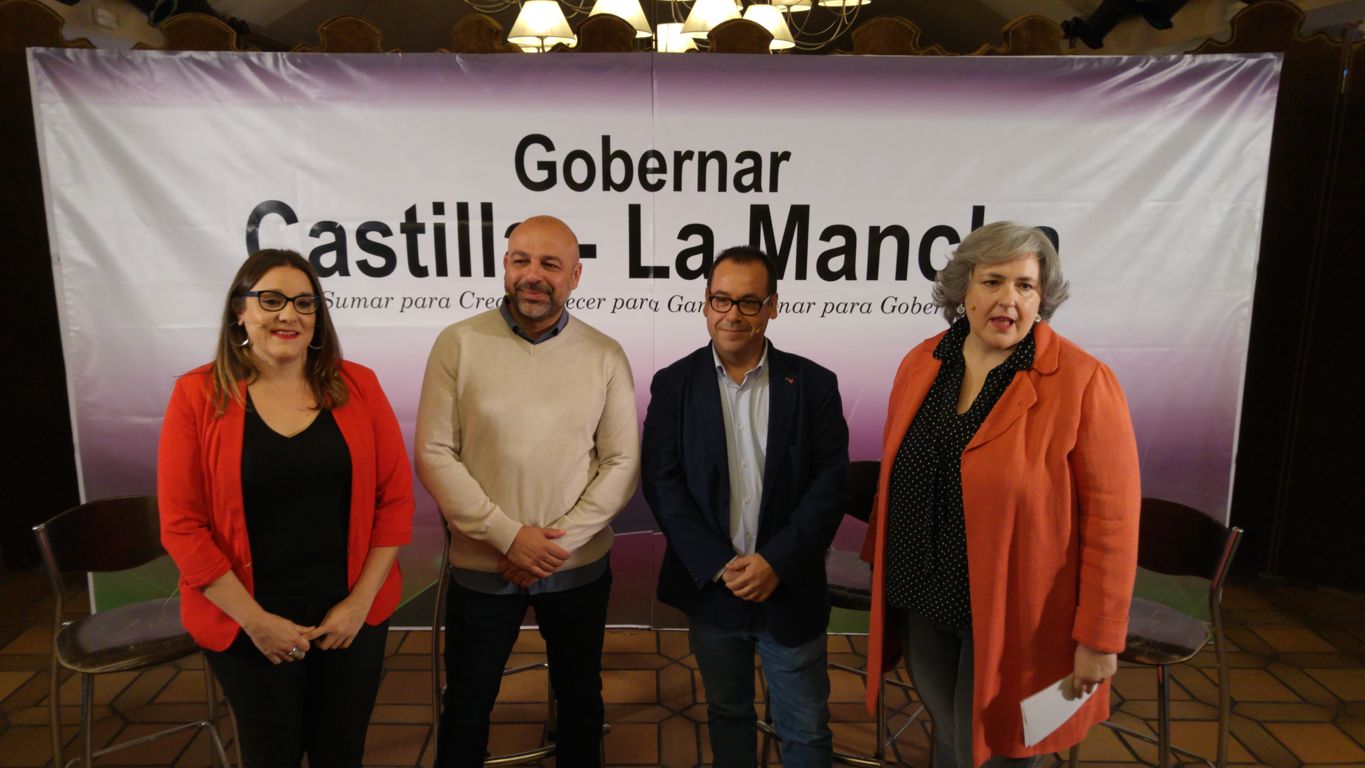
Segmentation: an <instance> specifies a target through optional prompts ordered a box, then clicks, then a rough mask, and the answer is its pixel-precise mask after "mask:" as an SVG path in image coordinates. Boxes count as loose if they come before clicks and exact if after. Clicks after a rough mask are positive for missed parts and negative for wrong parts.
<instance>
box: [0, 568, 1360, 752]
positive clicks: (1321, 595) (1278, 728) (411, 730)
mask: <svg viewBox="0 0 1365 768" xmlns="http://www.w3.org/2000/svg"><path fill="white" fill-rule="evenodd" d="M46 594H47V587H46V584H45V582H43V580H42V578H41V577H40V576H39V575H38V574H21V575H19V576H11V577H5V580H4V581H0V766H43V765H48V764H50V762H51V747H50V741H49V735H48V729H47V706H46V700H47V685H48V682H47V672H46V664H47V652H48V647H49V646H48V631H49V630H48V628H47V623H48V622H49V621H50V613H49V611H50V610H51V609H50V607H49V604H48V603H47V602H46ZM1224 605H1225V608H1226V611H1225V616H1226V618H1227V620H1228V637H1229V640H1230V641H1231V643H1230V647H1231V649H1232V653H1231V664H1232V667H1233V668H1234V672H1233V694H1234V698H1235V701H1236V704H1235V707H1234V720H1233V728H1232V730H1233V740H1232V748H1231V761H1232V762H1233V763H1236V764H1239V765H1240V764H1245V765H1254V764H1261V765H1272V766H1299V765H1328V764H1330V765H1357V766H1365V602H1362V601H1361V600H1359V599H1357V598H1352V597H1348V596H1342V595H1334V594H1331V593H1326V592H1316V591H1307V590H1301V589H1294V588H1289V587H1283V586H1277V585H1273V584H1269V583H1255V584H1248V585H1240V586H1235V587H1232V588H1230V589H1229V591H1228V593H1227V595H1226V597H1225V601H1224ZM829 643H830V650H831V653H832V656H831V658H832V659H834V660H839V661H844V662H848V663H853V664H855V665H861V662H862V658H861V652H862V650H863V648H864V643H863V641H862V638H859V637H844V636H836V637H831V638H830V641H829ZM429 647H430V646H429V637H428V634H427V633H422V632H411V633H407V632H394V633H392V636H391V637H390V640H389V656H388V659H387V662H386V667H385V677H384V681H383V685H382V687H381V689H380V692H379V703H378V705H377V707H376V710H375V714H374V718H373V721H372V724H371V726H370V732H369V741H368V747H367V754H366V760H365V764H366V765H374V766H414V765H421V766H429V765H430V764H431V759H432V755H431V744H430V736H431V728H430V722H429V721H430V712H431V710H430V703H429V697H430V693H429V691H430V687H429V686H430V678H429V677H428V661H427V660H428V656H427V652H428V649H429ZM542 652H543V646H542V644H541V642H540V638H539V636H538V635H537V634H536V633H535V632H534V631H528V632H524V633H523V634H522V638H521V641H520V642H519V644H518V646H517V651H516V654H515V656H514V661H515V662H529V661H535V660H539V659H541V658H543V656H542ZM604 666H605V671H604V673H603V683H604V687H605V691H606V699H607V702H608V704H607V718H608V720H609V721H610V722H611V726H612V731H611V734H610V736H609V737H608V738H607V741H606V754H607V761H608V763H610V764H612V765H668V766H673V765H696V764H698V763H705V762H707V761H708V760H709V750H708V748H707V745H706V727H705V725H704V722H705V694H704V692H703V691H702V689H701V684H700V681H699V677H698V675H697V672H696V664H695V662H694V660H693V659H692V657H691V656H690V655H689V654H688V649H687V636H686V634H685V633H682V632H652V631H647V630H613V631H611V632H610V633H608V635H607V650H606V655H605V659H604ZM1212 667H1213V659H1212V654H1211V653H1208V652H1206V653H1205V654H1204V655H1202V656H1200V657H1198V658H1197V659H1196V660H1195V662H1194V663H1193V664H1192V665H1190V666H1185V667H1177V668H1175V669H1174V672H1173V677H1174V681H1175V686H1174V689H1173V694H1172V700H1173V713H1174V717H1175V718H1176V722H1175V723H1174V726H1173V727H1174V732H1175V738H1176V740H1177V741H1178V742H1181V743H1183V744H1185V745H1187V746H1191V747H1192V748H1194V749H1196V750H1198V751H1201V752H1205V753H1209V754H1211V753H1212V752H1213V749H1214V743H1215V739H1216V730H1217V729H1216V724H1215V721H1214V717H1215V706H1214V704H1215V702H1216V692H1217V689H1216V686H1215V684H1214V682H1213V681H1214V675H1213V668H1212ZM831 677H832V686H833V688H832V689H833V695H832V701H831V710H832V714H833V718H834V728H835V742H836V744H837V746H838V747H839V748H841V749H843V750H846V751H866V750H868V749H870V747H871V741H872V739H873V737H872V723H871V722H870V720H869V719H868V718H867V716H866V715H865V713H864V711H863V709H862V705H861V699H862V689H861V682H860V681H859V680H858V679H856V678H855V677H854V676H853V675H851V674H848V673H844V672H834V673H832V675H831ZM1115 689H1116V691H1117V693H1118V695H1117V696H1116V697H1115V713H1114V715H1113V719H1114V720H1115V721H1118V722H1121V723H1123V724H1125V725H1128V726H1130V727H1133V728H1135V729H1137V730H1140V731H1143V732H1148V733H1152V732H1154V731H1153V727H1154V720H1155V717H1156V703H1155V692H1156V688H1155V684H1154V680H1153V676H1152V674H1151V673H1150V672H1149V671H1147V670H1142V669H1136V668H1134V669H1128V668H1125V669H1123V670H1121V671H1120V673H1119V677H1118V679H1117V680H1116V683H1115ZM202 691H203V682H202V677H201V674H200V672H199V664H198V662H197V661H196V660H188V661H185V662H183V663H181V664H178V665H176V666H175V667H174V668H162V669H155V670H151V671H147V672H143V673H140V674H126V675H111V676H109V677H108V678H107V679H101V680H100V681H99V684H98V685H97V686H96V689H95V694H96V699H97V701H98V704H99V707H98V709H97V713H96V723H95V731H96V735H97V739H98V740H99V742H100V743H107V742H109V741H110V740H112V739H115V738H118V739H119V740H122V739H125V738H128V737H131V736H136V735H140V734H142V733H145V732H147V731H148V730H150V729H151V728H152V727H153V726H154V724H156V723H162V722H170V721H174V720H176V719H179V718H183V717H185V716H186V714H187V713H189V714H192V713H196V712H199V711H202V710H200V709H199V702H200V701H202V696H203V694H202ZM545 695H546V678H545V673H544V672H528V673H524V674H521V675H517V676H514V677H511V678H508V679H507V681H506V682H505V684H504V686H503V691H502V695H501V697H500V700H499V701H500V703H499V705H498V707H497V709H496V710H495V712H494V718H495V724H494V726H493V735H492V748H493V749H494V750H496V751H510V750H516V749H522V748H526V747H528V746H531V745H533V744H535V743H537V742H538V740H539V739H540V737H541V725H540V723H541V721H542V719H543V716H544V712H545ZM62 696H63V698H62V701H63V702H64V705H63V722H64V723H65V724H67V727H66V728H65V729H64V730H65V731H66V733H67V737H66V738H67V740H68V744H71V745H73V746H74V739H75V728H74V723H75V722H76V721H77V718H78V712H77V709H78V708H77V706H76V702H77V690H76V688H75V681H74V680H67V681H66V682H65V683H64V685H63V691H62ZM224 732H225V733H226V728H225V729H224ZM898 744H899V747H900V754H901V757H902V758H903V759H904V760H905V761H906V762H908V763H910V764H912V765H926V764H927V759H926V758H927V756H928V755H927V748H926V744H927V742H926V738H925V733H924V732H923V730H922V729H920V728H919V727H912V728H911V729H910V730H909V731H907V732H906V733H905V734H904V735H903V736H902V738H901V739H900V740H899V742H898ZM70 748H71V747H68V752H69V751H70ZM68 757H69V754H68ZM1081 759H1082V762H1083V763H1085V764H1087V765H1095V766H1125V765H1132V764H1134V763H1135V762H1137V761H1138V760H1146V761H1151V760H1153V759H1154V750H1153V749H1152V748H1150V747H1149V746H1147V745H1146V744H1143V743H1140V742H1136V743H1130V742H1128V741H1126V740H1125V739H1124V738H1123V737H1120V736H1117V735H1115V734H1114V733H1112V732H1110V731H1108V730H1106V729H1103V728H1096V729H1094V730H1093V732H1092V733H1091V735H1090V737H1089V739H1087V741H1086V742H1085V743H1084V745H1083V746H1082V748H1081ZM552 762H553V761H547V764H552ZM97 764H99V765H146V766H152V765H187V766H189V765H207V764H208V753H207V748H206V746H205V743H204V740H203V739H202V737H200V738H195V739H191V738H190V737H189V736H188V735H186V736H182V737H180V738H178V739H171V740H168V741H165V742H160V743H154V744H153V745H151V746H146V747H142V748H139V749H136V750H133V751H130V752H126V753H123V754H116V755H111V756H109V757H108V758H106V759H105V760H103V761H97Z"/></svg>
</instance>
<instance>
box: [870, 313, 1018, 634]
mask: <svg viewBox="0 0 1365 768" xmlns="http://www.w3.org/2000/svg"><path fill="white" fill-rule="evenodd" d="M969 332H970V331H969V329H968V325H967V321H966V319H961V320H958V321H957V322H955V323H953V326H952V328H951V329H949V331H948V334H947V335H946V336H944V337H943V339H942V340H941V341H940V342H939V343H938V346H937V347H935V348H934V357H935V358H937V359H939V360H942V361H943V362H942V365H941V367H940V368H939V371H938V376H937V377H935V379H934V383H933V386H932V387H930V389H929V394H928V395H926V396H925V398H924V403H923V404H921V405H920V409H919V412H918V413H916V414H915V418H914V421H912V422H911V424H910V429H908V430H907V431H906V433H905V439H904V440H903V441H902V442H901V447H900V450H899V451H898V452H897V453H896V461H895V464H894V465H893V466H892V469H891V481H890V488H889V498H888V499H887V515H888V517H887V529H888V536H887V545H886V558H887V559H886V601H887V604H888V605H891V606H893V607H896V608H908V609H910V610H912V611H914V612H915V613H918V614H919V615H920V616H923V617H924V618H926V619H929V620H931V621H935V622H938V623H939V624H943V625H945V626H948V627H952V628H954V629H971V627H972V607H971V587H970V584H969V582H968V576H967V529H966V523H965V520H964V518H963V513H962V452H963V451H964V450H966V448H967V444H968V443H969V442H971V440H972V436H973V435H975V434H976V431H977V430H978V429H980V428H981V423H982V422H984V421H985V420H986V416H988V415H989V414H990V412H991V409H992V408H994V407H995V404H996V403H997V402H999V400H1000V397H1001V395H1004V394H1005V389H1006V388H1008V387H1009V385H1010V382H1011V381H1013V379H1014V374H1015V373H1016V372H1018V371H1023V370H1027V369H1028V368H1030V367H1031V366H1032V365H1033V353H1034V349H1035V345H1034V340H1033V331H1032V329H1030V330H1029V333H1028V335H1027V336H1025V337H1024V339H1023V341H1020V342H1019V344H1018V345H1016V346H1015V348H1014V352H1013V353H1011V354H1010V356H1009V358H1007V359H1006V360H1005V362H1003V363H1001V364H1000V365H998V366H996V367H995V368H994V369H992V370H991V372H990V373H989V374H987V376H986V382H985V384H983V385H982V387H981V392H980V394H978V395H977V396H976V400H974V401H973V402H972V405H971V407H970V408H968V409H967V412H966V413H962V414H959V413H958V412H957V399H958V394H959V393H960V392H961V390H962V376H963V373H964V372H965V370H966V363H965V362H964V360H963V358H962V343H963V342H964V341H966V339H967V334H968V333H969ZM981 512H982V513H984V514H990V510H981Z"/></svg>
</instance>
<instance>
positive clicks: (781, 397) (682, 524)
mask: <svg viewBox="0 0 1365 768" xmlns="http://www.w3.org/2000/svg"><path fill="white" fill-rule="evenodd" d="M716 377H717V373H716V367H715V359H714V357H713V356H712V353H711V347H710V345H707V346H705V347H702V348H701V349H699V350H697V351H696V352H693V353H692V354H690V355H688V356H687V357H684V358H683V359H681V360H679V361H677V362H675V363H673V364H672V365H670V366H668V367H667V368H664V369H663V370H661V371H659V372H658V373H656V374H655V375H654V381H653V383H652V384H650V401H649V410H648V412H647V413H646V415H645V430H644V437H643V439H642V442H641V475H642V479H643V482H644V492H645V500H646V501H648V502H649V507H650V509H651V510H652V511H653V512H654V518H655V520H657V521H658V523H659V528H660V530H662V531H663V533H664V536H665V537H666V538H667V540H668V548H667V551H666V552H665V553H664V559H663V564H662V566H661V567H660V570H659V592H658V594H659V600H661V601H662V602H664V603H667V604H669V605H672V606H676V607H677V608H679V609H681V610H682V611H683V612H685V613H686V614H687V615H688V616H691V617H693V618H695V619H698V620H700V621H702V622H705V623H707V624H712V625H715V626H719V627H725V628H730V629H738V628H741V627H744V626H746V625H747V624H748V622H749V621H750V620H751V619H752V618H753V616H754V612H755V611H761V612H762V617H763V619H764V622H765V624H766V626H767V629H768V631H769V632H771V633H772V636H773V638H774V639H775V640H777V642H779V643H781V644H783V645H787V646H793V645H798V644H800V643H804V642H807V641H809V640H811V639H812V638H814V637H816V636H818V635H821V634H824V632H825V629H826V626H827V625H828V624H829V594H828V590H827V587H826V584H825V550H826V549H827V548H828V547H829V544H830V541H831V540H833V538H834V533H835V531H836V530H837V529H838V527H839V521H840V518H841V517H842V516H843V510H844V504H845V499H846V485H847V473H848V425H847V424H845V423H844V414H843V405H842V403H841V401H840V398H839V381H838V379H837V378H836V377H835V375H834V374H833V373H832V372H831V371H829V370H827V369H825V368H822V367H820V366H819V365H816V364H815V363H813V362H811V361H810V360H807V359H805V358H803V357H798V356H796V355H789V354H786V353H784V352H781V351H779V350H778V349H777V348H775V347H773V346H772V344H771V343H770V344H769V345H768V386H769V393H768V449H767V458H766V460H765V463H764V469H763V496H762V500H761V501H760V503H759V516H758V538H757V542H756V546H757V550H756V551H757V552H758V554H760V555H762V556H763V558H764V559H765V560H767V561H768V563H769V564H770V565H771V566H772V567H773V569H774V570H775V571H777V575H778V577H779V578H780V579H781V583H780V584H779V585H778V587H777V589H776V591H774V592H773V594H772V595H771V596H770V597H769V598H768V599H767V600H765V601H764V602H762V603H752V602H748V601H745V600H741V599H739V598H738V597H735V596H734V595H733V594H731V593H730V590H728V589H726V588H725V585H724V584H723V583H718V582H714V581H712V578H713V577H714V576H715V575H716V573H718V572H719V571H720V570H721V569H722V568H724V567H725V564H726V563H727V562H729V561H730V559H731V558H733V557H734V556H735V551H734V545H733V544H732V543H731V542H730V469H729V461H728V456H727V449H726V440H725V421H724V417H723V416H722V413H721V407H722V406H721V400H720V390H719V386H718V384H717V381H716Z"/></svg>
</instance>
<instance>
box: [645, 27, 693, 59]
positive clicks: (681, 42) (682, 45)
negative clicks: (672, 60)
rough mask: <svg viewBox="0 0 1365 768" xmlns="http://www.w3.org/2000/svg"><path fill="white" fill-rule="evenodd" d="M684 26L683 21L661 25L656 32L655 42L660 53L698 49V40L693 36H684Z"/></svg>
mask: <svg viewBox="0 0 1365 768" xmlns="http://www.w3.org/2000/svg"><path fill="white" fill-rule="evenodd" d="M682 28H683V25H682V22H676V23H669V24H660V25H659V29H658V31H657V32H655V33H654V34H656V35H658V37H657V38H656V41H655V42H656V44H657V46H658V50H659V53H682V52H683V51H692V50H696V48H697V41H696V40H695V39H693V38H691V37H684V36H683V33H682Z"/></svg>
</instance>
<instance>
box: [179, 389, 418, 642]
mask: <svg viewBox="0 0 1365 768" xmlns="http://www.w3.org/2000/svg"><path fill="white" fill-rule="evenodd" d="M341 375H342V378H343V379H344V380H345V382H346V386H347V388H348V390H349V391H350V398H349V399H347V401H346V404H345V405H343V406H341V407H340V408H336V409H334V410H333V411H332V416H333V418H335V419H336V422H337V426H338V427H339V428H340V429H341V434H342V437H343V438H345V440H346V447H347V448H348V449H349V450H350V452H351V522H350V531H349V534H348V537H347V539H348V542H347V550H346V574H347V578H348V579H349V583H350V584H351V585H354V584H355V582H356V579H357V578H359V576H360V568H361V566H362V565H364V563H365V558H366V556H368V555H369V552H370V548H371V547H392V546H399V545H402V544H406V543H408V541H410V540H411V539H412V511H413V499H412V471H411V468H410V465H409V464H408V455H407V451H406V450H405V449H404V447H403V435H402V433H401V432H400V431H399V429H398V420H397V419H396V418H394V415H393V409H392V408H391V407H390V406H389V401H388V399H387V398H386V397H384V391H383V390H382V389H380V388H379V379H377V378H376V377H375V375H374V371H371V370H370V369H369V368H366V367H365V366H363V365H357V364H355V363H351V362H342V364H341ZM240 387H241V389H242V390H243V391H245V389H246V382H245V381H243V382H240ZM245 417H246V412H245V411H244V410H243V408H242V406H241V404H240V403H238V402H237V401H235V400H229V401H228V406H227V410H226V411H224V413H223V415H222V416H221V417H220V416H218V415H217V413H216V411H215V408H214V404H213V368H212V366H209V365H204V366H200V367H199V368H196V369H194V370H192V371H190V372H189V373H186V374H185V375H184V376H181V377H180V378H179V379H178V380H177V381H176V383H175V389H174V391H172V393H171V402H170V405H168V406H166V419H165V421H164V422H163V423H162V425H161V444H160V447H159V448H158V449H157V473H156V474H157V480H156V491H157V503H158V506H159V507H160V509H161V542H162V544H164V545H165V547H166V551H167V552H169V553H170V555H171V559H173V560H174V561H175V564H176V566H177V567H178V568H179V569H180V615H181V619H182V620H183V621H184V624H185V628H186V629H187V630H189V633H190V636H192V637H193V638H194V639H195V641H196V642H198V643H199V645H201V646H203V647H205V648H208V649H210V650H214V651H221V650H224V649H225V648H227V647H228V646H229V645H231V644H232V641H233V639H234V638H235V637H236V636H237V632H238V630H239V629H241V627H239V626H238V625H237V622H235V621H233V620H232V619H231V618H230V617H229V616H228V615H227V614H225V613H223V612H222V611H221V610H219V609H218V606H216V605H214V604H213V603H212V602H211V601H210V600H209V599H208V598H207V597H205V596H204V592H203V589H204V587H205V586H207V585H208V584H209V583H211V582H213V581H214V580H215V579H217V578H218V577H219V576H222V575H223V574H224V573H227V571H228V570H229V569H231V570H232V572H233V573H235V574H237V578H238V579H240V580H241V582H242V585H243V586H245V587H246V589H247V591H248V592H254V583H253V578H252V570H251V547H250V542H249V540H248V537H247V531H246V517H245V514H244V513H243V510H242V432H243V429H244V426H245ZM399 592H400V576H399V573H398V566H397V565H394V567H393V570H391V571H390V572H389V575H388V578H387V579H385V580H384V584H383V586H382V587H380V590H379V594H378V595H376V596H375V599H374V603H373V604H372V605H371V606H370V613H369V615H368V616H366V618H365V620H366V622H367V623H369V624H378V623H379V622H381V621H383V620H384V619H387V618H388V617H389V615H390V614H392V613H393V611H394V609H395V608H397V607H398V598H399Z"/></svg>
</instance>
